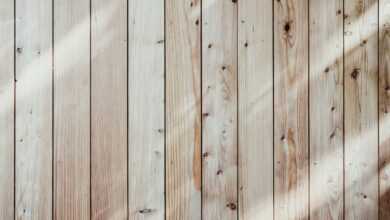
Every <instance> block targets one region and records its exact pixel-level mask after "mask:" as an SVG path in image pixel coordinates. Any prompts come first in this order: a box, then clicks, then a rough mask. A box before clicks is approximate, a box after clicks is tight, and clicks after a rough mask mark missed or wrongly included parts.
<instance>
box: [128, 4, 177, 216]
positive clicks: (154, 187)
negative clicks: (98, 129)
mask: <svg viewBox="0 0 390 220" xmlns="http://www.w3.org/2000/svg"><path fill="white" fill-rule="evenodd" d="M128 33H129V59H128V61H129V81H128V83H129V93H128V95H129V99H128V102H129V103H128V107H129V130H128V132H129V145H128V147H129V155H128V158H129V161H128V163H129V217H130V219H134V220H136V219H137V220H142V219H145V220H146V219H148V220H163V219H164V214H165V212H164V157H165V151H164V137H165V127H164V40H165V39H164V1H163V0H135V1H129V32H128ZM174 210H175V209H173V211H174Z"/></svg>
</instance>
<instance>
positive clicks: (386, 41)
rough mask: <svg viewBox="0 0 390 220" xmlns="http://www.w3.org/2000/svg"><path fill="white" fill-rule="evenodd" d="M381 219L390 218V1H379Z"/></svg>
mask: <svg viewBox="0 0 390 220" xmlns="http://www.w3.org/2000/svg"><path fill="white" fill-rule="evenodd" d="M379 28H380V32H379V143H380V147H379V171H380V177H379V187H380V188H379V193H380V203H379V209H380V212H379V219H390V167H389V163H390V136H389V135H390V115H389V112H390V1H389V0H380V1H379Z"/></svg>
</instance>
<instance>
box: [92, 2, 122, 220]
mask: <svg viewBox="0 0 390 220" xmlns="http://www.w3.org/2000/svg"><path fill="white" fill-rule="evenodd" d="M91 4H92V5H91V9H92V10H91V13H92V14H91V17H92V19H91V56H92V63H91V98H92V99H91V208H92V216H91V218H92V219H118V220H119V219H127V155H126V154H127V82H126V81H127V33H126V32H127V13H126V11H127V8H126V7H127V1H125V0H121V1H110V2H107V1H104V0H93V1H92V2H91Z"/></svg>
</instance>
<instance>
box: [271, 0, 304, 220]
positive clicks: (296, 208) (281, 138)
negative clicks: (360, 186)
mask: <svg viewBox="0 0 390 220" xmlns="http://www.w3.org/2000/svg"><path fill="white" fill-rule="evenodd" d="M274 34H275V38H274V43H275V44H274V45H275V46H274V51H275V52H274V53H275V61H274V62H275V70H274V83H275V84H274V89H275V96H274V100H275V102H274V114H275V119H274V120H275V121H274V122H275V130H274V131H275V133H274V143H275V145H274V150H275V161H274V166H275V173H274V175H275V176H274V178H275V207H274V210H275V219H307V218H308V208H309V206H308V198H309V195H308V193H309V189H308V185H309V184H308V180H309V177H308V165H309V164H308V143H309V142H308V108H309V106H308V59H309V58H308V1H302V0H280V1H276V2H275V3H274Z"/></svg>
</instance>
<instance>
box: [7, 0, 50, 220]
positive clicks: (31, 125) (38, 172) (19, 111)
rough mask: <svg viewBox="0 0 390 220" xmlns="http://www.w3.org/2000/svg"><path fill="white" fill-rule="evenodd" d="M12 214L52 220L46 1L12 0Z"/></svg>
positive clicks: (48, 23)
mask: <svg viewBox="0 0 390 220" xmlns="http://www.w3.org/2000/svg"><path fill="white" fill-rule="evenodd" d="M15 7H16V9H15V11H16V32H15V34H16V41H15V43H16V57H15V59H16V60H15V72H16V73H15V74H16V97H15V98H16V100H15V102H16V103H15V108H16V113H15V117H16V123H15V138H16V140H15V142H16V146H15V147H16V149H15V154H16V157H15V160H16V161H15V166H16V168H15V172H16V173H15V175H16V181H15V200H16V204H15V205H16V207H15V218H16V219H42V220H46V219H47V220H48V219H52V154H53V153H52V149H53V144H52V106H53V105H52V99H53V98H52V76H53V75H52V1H50V0H33V1H30V0H28V1H23V0H21V1H16V5H15Z"/></svg>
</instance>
